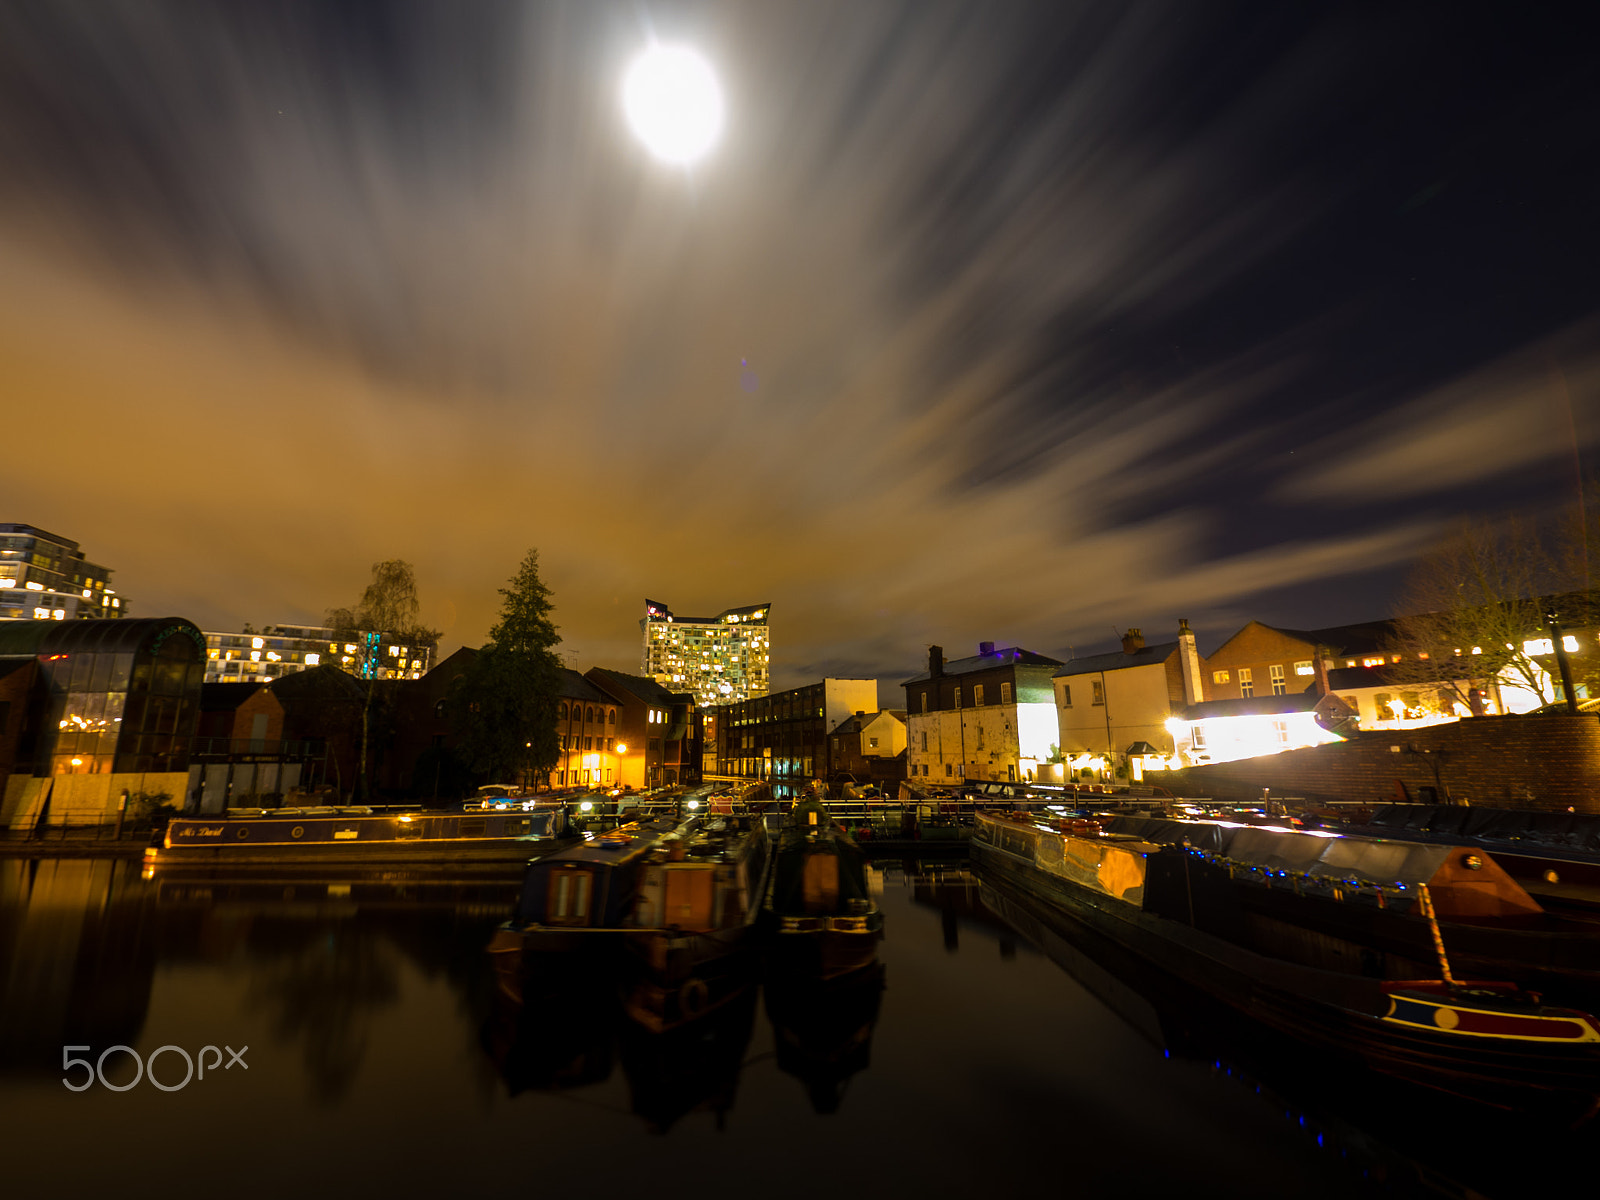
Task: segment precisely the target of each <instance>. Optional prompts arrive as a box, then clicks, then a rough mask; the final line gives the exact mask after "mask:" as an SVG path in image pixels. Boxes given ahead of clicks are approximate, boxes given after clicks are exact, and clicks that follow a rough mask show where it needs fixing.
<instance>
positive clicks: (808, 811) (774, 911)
mask: <svg viewBox="0 0 1600 1200" xmlns="http://www.w3.org/2000/svg"><path fill="white" fill-rule="evenodd" d="M790 815H791V820H792V821H793V822H794V823H793V824H791V826H790V827H789V828H788V829H787V830H785V832H784V835H783V838H782V840H781V841H780V842H779V846H778V851H777V854H776V855H774V864H773V870H772V883H771V886H770V887H769V888H768V889H767V894H766V903H765V909H766V912H765V918H766V923H767V926H768V927H769V928H770V929H771V930H772V933H773V937H772V942H771V945H770V947H769V949H768V958H769V961H770V963H771V965H772V966H773V968H774V969H776V970H779V971H786V972H790V973H792V974H795V975H797V976H800V977H803V978H811V979H819V980H826V979H833V978H836V977H838V976H841V975H847V974H849V973H850V972H852V971H856V970H860V969H861V968H863V967H865V966H867V965H869V964H870V963H872V962H873V961H874V960H875V959H876V958H877V955H878V943H879V942H880V941H882V940H883V912H882V910H880V909H879V908H878V905H877V902H876V901H875V900H874V899H873V897H872V885H871V883H870V868H868V866H867V861H866V855H865V854H864V853H863V852H862V850H861V847H860V846H859V845H857V844H856V842H855V841H854V840H853V839H852V838H851V837H850V836H849V834H848V832H847V831H846V830H845V829H844V828H843V827H841V826H840V825H839V824H838V823H837V822H836V821H834V820H833V818H832V816H831V815H830V814H829V812H828V811H827V810H826V809H825V808H824V807H823V806H822V805H821V803H820V802H819V801H808V802H806V803H805V804H803V805H800V806H797V807H796V809H795V811H794V812H793V813H791V814H790Z"/></svg>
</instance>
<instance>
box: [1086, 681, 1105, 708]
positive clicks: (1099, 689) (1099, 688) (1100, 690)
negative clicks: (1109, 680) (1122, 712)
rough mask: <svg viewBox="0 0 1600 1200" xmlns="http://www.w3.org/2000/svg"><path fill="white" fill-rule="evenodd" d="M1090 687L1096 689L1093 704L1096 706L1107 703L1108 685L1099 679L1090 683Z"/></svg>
mask: <svg viewBox="0 0 1600 1200" xmlns="http://www.w3.org/2000/svg"><path fill="white" fill-rule="evenodd" d="M1089 686H1090V687H1091V688H1093V689H1094V701H1093V702H1094V703H1095V704H1104V703H1105V702H1106V685H1105V684H1103V683H1101V682H1100V681H1099V680H1098V679H1091V680H1090V681H1089Z"/></svg>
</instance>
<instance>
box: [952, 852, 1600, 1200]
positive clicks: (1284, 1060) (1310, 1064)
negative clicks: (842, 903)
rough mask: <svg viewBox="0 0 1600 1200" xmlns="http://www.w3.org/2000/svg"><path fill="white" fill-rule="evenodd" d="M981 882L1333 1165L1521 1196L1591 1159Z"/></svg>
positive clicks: (1009, 910)
mask: <svg viewBox="0 0 1600 1200" xmlns="http://www.w3.org/2000/svg"><path fill="white" fill-rule="evenodd" d="M977 882H978V894H977V901H976V903H977V905H978V906H979V907H980V908H982V909H984V910H986V911H988V912H991V913H993V914H995V915H996V916H997V918H999V919H1001V920H1003V921H1004V922H1005V923H1006V924H1007V925H1008V926H1010V927H1011V928H1012V929H1014V930H1015V931H1016V932H1017V933H1018V934H1020V935H1022V937H1023V938H1024V939H1025V940H1026V942H1027V943H1028V944H1029V945H1030V946H1032V947H1034V948H1036V949H1037V950H1039V951H1041V952H1042V953H1044V954H1045V955H1046V956H1047V957H1048V958H1049V959H1050V960H1051V961H1053V962H1054V963H1056V965H1057V966H1059V967H1061V968H1062V970H1064V971H1065V972H1066V973H1067V974H1069V975H1070V976H1071V977H1072V978H1073V979H1074V980H1075V981H1076V982H1077V983H1079V984H1080V985H1081V986H1082V987H1083V988H1084V989H1085V990H1086V991H1088V992H1089V993H1090V994H1092V995H1093V996H1094V997H1095V998H1096V999H1098V1000H1099V1001H1100V1002H1101V1003H1102V1004H1104V1005H1105V1006H1106V1007H1107V1008H1108V1009H1110V1010H1111V1011H1113V1012H1115V1013H1116V1014H1117V1015H1118V1016H1119V1017H1120V1018H1121V1019H1122V1020H1123V1021H1124V1022H1125V1023H1126V1024H1127V1025H1128V1026H1129V1027H1130V1028H1131V1029H1133V1030H1135V1031H1137V1032H1138V1033H1139V1034H1140V1035H1141V1036H1143V1037H1144V1038H1145V1039H1147V1040H1148V1041H1149V1042H1150V1043H1151V1044H1153V1045H1154V1046H1156V1047H1158V1048H1159V1049H1161V1051H1162V1053H1163V1055H1164V1057H1165V1058H1167V1059H1168V1060H1177V1061H1187V1062H1191V1063H1201V1064H1205V1065H1206V1066H1208V1067H1209V1068H1210V1069H1211V1070H1212V1071H1213V1072H1214V1073H1215V1074H1216V1075H1218V1076H1219V1077H1222V1078H1224V1079H1226V1080H1228V1081H1230V1082H1231V1083H1232V1084H1233V1085H1234V1086H1236V1087H1238V1088H1241V1089H1244V1090H1247V1091H1249V1092H1252V1093H1253V1094H1254V1095H1256V1096H1257V1097H1259V1098H1260V1100H1261V1103H1262V1104H1263V1106H1271V1107H1272V1108H1273V1109H1274V1110H1275V1111H1277V1112H1278V1113H1280V1114H1281V1116H1282V1118H1283V1120H1284V1121H1285V1123H1287V1124H1289V1125H1290V1126H1292V1127H1295V1128H1297V1129H1300V1130H1303V1131H1305V1133H1306V1135H1307V1136H1309V1137H1312V1138H1314V1140H1315V1143H1316V1145H1317V1146H1318V1147H1319V1148H1320V1149H1321V1150H1323V1151H1325V1152H1326V1153H1327V1154H1328V1155H1329V1157H1330V1158H1334V1157H1337V1158H1338V1159H1340V1160H1344V1161H1353V1162H1355V1163H1357V1164H1358V1165H1359V1167H1360V1170H1361V1173H1362V1176H1363V1177H1364V1178H1365V1179H1367V1180H1368V1181H1380V1182H1385V1183H1387V1184H1388V1185H1390V1186H1392V1187H1394V1188H1397V1189H1401V1190H1407V1191H1409V1190H1411V1189H1413V1188H1416V1189H1421V1190H1422V1191H1424V1192H1427V1193H1444V1194H1451V1195H1461V1196H1478V1195H1480V1194H1481V1193H1483V1192H1484V1191H1492V1192H1493V1193H1494V1194H1497V1195H1502V1194H1503V1195H1519V1194H1523V1193H1524V1192H1525V1191H1526V1190H1527V1189H1528V1187H1529V1184H1530V1180H1536V1179H1538V1178H1541V1177H1549V1178H1560V1177H1562V1176H1563V1175H1564V1174H1565V1173H1566V1172H1569V1171H1570V1172H1576V1171H1578V1170H1579V1169H1580V1168H1581V1167H1582V1164H1583V1163H1584V1162H1586V1161H1587V1160H1588V1159H1589V1158H1590V1157H1591V1154H1592V1145H1593V1136H1592V1133H1588V1132H1584V1131H1581V1130H1579V1129H1576V1128H1571V1127H1567V1128H1564V1127H1562V1126H1561V1125H1557V1124H1552V1123H1550V1122H1548V1121H1546V1120H1543V1119H1541V1118H1539V1117H1536V1116H1534V1115H1532V1114H1524V1113H1517V1112H1507V1111H1503V1110H1498V1109H1490V1108H1487V1107H1486V1106H1478V1105H1473V1104H1470V1103H1469V1102H1466V1101H1463V1100H1460V1099H1458V1098H1456V1097H1453V1096H1450V1095H1447V1094H1444V1093H1441V1092H1438V1091H1434V1090H1429V1089H1424V1088H1421V1087H1413V1086H1410V1085H1407V1084H1405V1083H1402V1082H1400V1081H1398V1080H1393V1079H1390V1078H1388V1077H1381V1078H1378V1077H1373V1076H1371V1075H1370V1074H1368V1073H1366V1072H1365V1071H1362V1070H1360V1069H1358V1068H1352V1067H1351V1066H1349V1065H1348V1064H1346V1063H1344V1062H1342V1061H1338V1060H1332V1059H1328V1058H1326V1057H1322V1056H1319V1055H1317V1054H1315V1053H1313V1052H1312V1051H1311V1050H1310V1049H1309V1048H1308V1047H1306V1046H1304V1045H1302V1044H1300V1043H1298V1042H1296V1041H1294V1040H1293V1039H1290V1038H1287V1037H1284V1036H1283V1035H1280V1034H1277V1033H1275V1032H1273V1031H1271V1030H1269V1029H1267V1028H1266V1027H1265V1026H1262V1025H1260V1024H1259V1023H1256V1022H1252V1021H1250V1020H1248V1019H1246V1018H1243V1017H1241V1016H1240V1015H1239V1014H1237V1013H1235V1012H1234V1011H1233V1010H1231V1009H1229V1008H1227V1007H1226V1006H1223V1005H1221V1004H1218V1003H1216V1002H1215V1001H1214V1000H1212V999H1211V998H1210V997H1208V996H1206V995H1205V994H1203V993H1202V992H1199V991H1198V990H1196V989H1194V988H1191V987H1188V986H1186V985H1184V984H1183V983H1181V982H1180V981H1178V980H1177V979H1175V978H1173V977H1171V976H1168V975H1166V974H1165V973H1164V972H1162V971H1161V970H1160V969H1159V967H1156V966H1153V965H1152V964H1150V963H1148V962H1146V961H1145V960H1144V959H1142V958H1140V957H1139V956H1137V955H1134V954H1133V953H1131V952H1130V951H1128V950H1126V949H1124V948H1123V947H1122V946H1120V945H1119V944H1118V943H1116V942H1115V941H1114V940H1112V939H1110V938H1107V937H1105V936H1103V935H1101V934H1099V933H1098V932H1096V931H1095V930H1093V929H1091V928H1089V927H1088V926H1086V925H1083V924H1081V923H1079V922H1077V921H1075V920H1073V919H1072V918H1071V916H1070V915H1069V914H1067V913H1065V912H1063V911H1060V910H1058V909H1054V908H1052V907H1051V906H1049V905H1046V904H1043V903H1042V902H1040V901H1038V900H1037V899H1036V898H1034V897H1032V896H1030V895H1028V894H1027V893H1024V892H1022V891H1020V890H1018V889H1016V888H1014V887H1012V886H1009V885H1008V884H1007V883H1006V882H1005V881H1003V880H999V879H991V878H986V877H984V876H983V875H982V874H981V873H980V874H979V876H978V880H977ZM1486 1151H1487V1152H1486ZM1508 1151H1509V1152H1510V1153H1507V1152H1508ZM1567 1177H1569V1178H1570V1177H1574V1176H1572V1175H1568V1176H1567Z"/></svg>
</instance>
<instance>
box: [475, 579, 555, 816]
mask: <svg viewBox="0 0 1600 1200" xmlns="http://www.w3.org/2000/svg"><path fill="white" fill-rule="evenodd" d="M500 594H501V595H502V596H503V597H505V603H504V604H502V605H501V607H500V619H499V621H497V622H496V623H495V625H494V628H492V629H491V630H489V641H488V643H487V644H486V645H485V646H484V647H483V648H482V649H481V650H480V651H479V652H478V654H477V656H476V657H475V658H474V659H473V662H472V665H471V667H469V668H468V669H467V671H466V672H465V673H464V674H463V675H462V677H461V679H460V680H459V681H458V684H457V687H456V689H455V690H454V692H453V693H452V696H451V707H452V710H453V712H454V714H455V718H456V720H455V724H456V726H457V728H459V729H460V730H461V731H462V737H461V748H462V751H463V753H464V754H465V755H466V757H467V759H468V761H469V762H471V763H472V765H473V767H474V768H475V769H477V770H479V771H482V772H484V773H485V774H486V775H488V777H489V778H490V779H491V780H492V781H495V782H509V781H512V780H515V781H518V782H520V783H522V784H523V786H528V785H529V783H530V782H535V781H538V780H542V779H548V777H549V773H550V771H551V769H552V768H554V767H555V764H556V760H557V758H558V757H559V748H558V746H557V742H556V715H555V708H556V688H557V686H558V683H559V678H560V670H561V660H560V659H559V658H557V657H556V653H555V647H556V646H557V645H559V644H560V642H561V636H560V634H558V633H557V632H556V626H555V624H554V623H553V622H552V621H551V620H550V614H551V613H552V612H553V611H554V606H553V605H552V604H551V603H550V589H549V588H547V587H546V586H545V585H544V581H543V580H541V579H540V578H539V552H538V551H537V550H530V551H528V553H527V556H526V557H525V558H524V559H523V560H522V565H521V567H519V568H518V570H517V573H516V575H515V576H514V577H513V578H512V579H511V585H510V586H509V587H504V588H501V589H500Z"/></svg>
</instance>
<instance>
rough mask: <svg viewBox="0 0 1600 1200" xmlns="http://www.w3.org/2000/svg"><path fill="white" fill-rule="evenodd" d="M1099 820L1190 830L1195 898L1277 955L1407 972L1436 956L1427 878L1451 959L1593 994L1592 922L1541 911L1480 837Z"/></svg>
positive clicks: (1178, 834)
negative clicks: (1465, 841)
mask: <svg viewBox="0 0 1600 1200" xmlns="http://www.w3.org/2000/svg"><path fill="white" fill-rule="evenodd" d="M1105 829H1106V830H1107V832H1109V833H1112V834H1131V835H1134V836H1136V837H1140V838H1143V839H1144V840H1146V841H1149V842H1154V843H1157V844H1161V845H1180V844H1187V845H1188V846H1189V848H1190V850H1191V851H1192V852H1193V853H1192V858H1191V868H1190V879H1189V889H1190V891H1191V893H1193V892H1196V891H1197V890H1198V891H1199V892H1201V893H1203V895H1202V900H1201V903H1202V907H1207V908H1209V909H1210V910H1213V911H1215V912H1218V913H1229V914H1232V915H1231V916H1230V917H1228V918H1226V919H1228V920H1232V921H1234V922H1237V923H1242V924H1243V925H1246V926H1248V928H1249V932H1250V936H1251V938H1252V940H1253V941H1254V942H1255V943H1256V944H1257V945H1258V946H1259V947H1260V948H1263V949H1265V950H1267V951H1268V952H1270V953H1272V954H1274V955H1275V956H1276V957H1280V958H1291V959H1295V960H1296V961H1300V962H1304V963H1306V964H1307V965H1310V966H1329V967H1332V968H1333V969H1337V970H1350V969H1357V970H1359V971H1360V972H1362V973H1365V974H1369V975H1374V976H1378V977H1382V978H1389V979H1405V978H1416V977H1417V976H1418V974H1419V973H1425V972H1426V971H1427V970H1428V969H1430V967H1431V964H1432V963H1433V961H1434V949H1433V934H1432V930H1431V928H1430V925H1429V922H1428V921H1427V919H1426V918H1425V917H1424V915H1423V913H1422V911H1421V906H1420V902H1419V897H1420V895H1421V888H1422V886H1423V885H1426V886H1427V887H1428V889H1429V893H1430V896H1431V902H1432V905H1433V907H1434V909H1435V911H1436V915H1437V921H1438V924H1439V927H1440V929H1441V930H1442V932H1443V936H1444V939H1445V942H1446V944H1447V945H1448V946H1449V948H1450V959H1451V961H1452V962H1453V963H1454V964H1455V966H1456V968H1457V969H1458V970H1459V971H1462V972H1466V973H1471V974H1476V975H1479V976H1482V977H1486V978H1493V979H1507V980H1512V981H1514V982H1516V983H1519V984H1521V985H1522V986H1524V987H1528V988H1533V989H1536V990H1541V991H1544V992H1546V993H1549V994H1552V995H1559V996H1560V997H1561V998H1562V999H1563V1000H1565V1001H1568V1002H1570V1003H1573V1004H1576V1005H1578V1006H1579V1007H1584V1008H1590V1009H1591V1010H1593V1009H1594V1008H1596V1007H1600V923H1597V922H1595V921H1593V920H1588V919H1583V918H1581V917H1573V916H1567V915H1563V914H1560V913H1552V912H1548V911H1546V909H1545V908H1544V906H1543V905H1541V904H1540V903H1539V901H1538V899H1536V898H1535V897H1533V896H1531V895H1530V894H1529V893H1528V892H1527V891H1526V890H1525V889H1524V888H1523V886H1522V885H1521V883H1520V882H1519V881H1518V880H1516V879H1515V878H1513V877H1512V876H1511V875H1510V874H1509V873H1507V872H1506V871H1505V870H1504V869H1503V867H1502V865H1501V863H1500V860H1499V857H1498V856H1497V855H1493V854H1489V853H1487V852H1485V851H1484V850H1483V849H1482V848H1481V847H1476V846H1470V845H1468V846H1462V845H1451V844H1449V843H1446V842H1443V841H1439V842H1411V841H1403V840H1399V839H1396V838H1379V837H1370V836H1360V835H1353V834H1336V833H1332V832H1329V831H1327V830H1313V831H1305V830H1297V829H1291V828H1287V827H1282V826H1265V827H1263V826H1259V825H1244V824H1239V823H1236V822H1229V821H1194V820H1162V819H1154V818H1139V817H1117V818H1113V819H1111V820H1109V821H1107V822H1106V824H1105ZM1213 893H1216V894H1217V897H1216V898H1215V899H1213V898H1212V896H1213Z"/></svg>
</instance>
